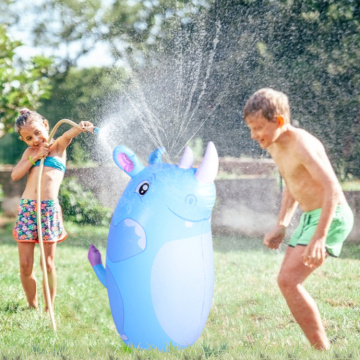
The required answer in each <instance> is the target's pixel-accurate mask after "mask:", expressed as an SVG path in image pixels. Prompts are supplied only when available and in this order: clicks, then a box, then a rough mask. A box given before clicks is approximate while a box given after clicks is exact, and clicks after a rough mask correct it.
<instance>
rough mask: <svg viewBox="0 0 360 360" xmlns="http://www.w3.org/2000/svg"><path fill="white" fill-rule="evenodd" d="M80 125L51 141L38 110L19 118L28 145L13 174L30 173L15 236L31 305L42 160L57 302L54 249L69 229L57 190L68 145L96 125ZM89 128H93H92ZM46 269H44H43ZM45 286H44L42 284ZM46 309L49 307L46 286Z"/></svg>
mask: <svg viewBox="0 0 360 360" xmlns="http://www.w3.org/2000/svg"><path fill="white" fill-rule="evenodd" d="M79 126H80V128H77V127H72V128H71V129H70V130H68V131H66V132H65V133H64V134H63V135H62V136H60V137H59V138H57V139H56V140H53V141H52V142H51V143H50V144H49V143H48V138H49V123H48V121H47V120H46V119H45V118H44V117H42V116H41V115H40V114H38V113H37V112H35V111H30V110H28V109H24V110H21V111H20V116H19V117H18V119H17V120H16V125H15V128H16V131H17V132H18V134H19V135H20V140H22V141H24V142H25V143H26V144H27V145H28V148H27V149H26V150H25V151H24V154H23V156H22V158H21V159H20V161H19V163H18V164H17V165H16V166H15V167H14V169H13V171H12V173H11V178H12V179H13V180H14V181H17V180H19V179H21V178H22V177H24V176H25V175H26V174H28V178H27V183H26V187H25V190H24V192H23V194H22V198H21V200H20V206H19V210H18V216H17V219H16V223H15V226H14V229H13V236H14V239H15V240H16V241H17V242H18V249H19V261H20V278H21V283H22V286H23V288H24V291H25V294H26V298H27V301H28V303H29V307H30V308H37V307H38V300H37V294H36V280H35V275H34V272H33V263H34V248H35V244H36V243H38V242H39V240H38V234H37V225H36V218H37V215H36V214H37V210H36V206H37V204H36V193H37V178H38V172H39V165H40V160H41V159H42V158H44V159H45V160H44V169H43V174H42V180H41V223H42V226H41V227H42V235H43V241H44V252H45V258H46V271H47V274H48V281H49V289H50V297H51V303H52V305H54V300H55V294H56V271H55V264H54V258H55V250H56V243H57V242H60V241H63V240H65V239H66V237H67V233H66V231H65V229H64V226H63V221H62V213H61V207H60V205H59V200H58V193H59V188H60V185H61V182H62V180H63V178H64V173H65V169H66V167H65V163H66V148H67V147H68V146H69V144H70V142H71V140H72V139H73V138H75V137H76V136H78V135H79V134H80V133H81V132H86V131H91V132H93V129H94V127H93V125H92V124H91V123H90V122H88V121H82V122H80V124H79ZM89 129H90V130H89ZM42 270H43V271H44V269H42ZM43 289H45V287H44V286H43ZM44 297H45V311H48V304H47V301H46V296H45V290H44Z"/></svg>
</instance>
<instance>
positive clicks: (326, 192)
mask: <svg viewBox="0 0 360 360" xmlns="http://www.w3.org/2000/svg"><path fill="white" fill-rule="evenodd" d="M244 118H245V121H246V124H247V125H248V127H249V129H250V132H251V138H252V139H253V140H256V141H257V142H258V143H259V145H260V147H261V148H262V149H267V150H268V151H269V153H270V155H271V157H272V158H273V160H274V161H275V163H276V165H277V166H278V168H279V171H280V173H281V175H282V177H283V179H284V181H285V184H286V185H285V189H284V192H283V198H282V203H281V209H280V213H279V217H278V221H277V224H276V226H275V228H274V229H273V230H272V231H271V232H269V233H267V234H266V235H265V237H264V245H265V246H267V247H269V248H270V249H277V248H278V247H279V246H280V243H281V242H282V240H283V239H284V236H285V230H286V227H287V226H288V225H289V223H290V220H291V218H292V215H293V214H294V212H295V209H296V207H297V205H299V206H300V208H301V209H302V210H303V211H304V213H303V214H302V216H301V219H300V224H299V227H298V228H297V229H296V230H295V231H294V234H293V235H292V237H291V239H290V242H289V247H288V249H287V251H286V254H285V257H284V260H283V263H282V266H281V269H280V273H279V276H278V285H279V287H280V290H281V292H282V294H283V295H284V297H285V299H286V302H287V304H288V306H289V308H290V310H291V312H292V314H293V316H294V318H295V320H296V321H297V322H298V324H299V325H300V327H301V329H302V330H303V332H304V334H305V335H306V337H307V338H308V340H309V342H310V344H311V345H312V346H313V347H314V348H316V349H319V350H320V349H329V347H330V343H329V340H328V338H327V336H326V333H325V329H324V326H323V324H322V322H321V318H320V313H319V310H318V308H317V306H316V304H315V302H314V300H313V299H312V297H311V296H310V295H309V293H308V292H307V291H306V290H305V288H304V287H303V282H304V281H305V279H306V278H307V277H308V276H309V275H310V274H311V273H312V272H313V271H314V270H315V269H316V268H317V267H319V266H320V265H322V264H323V262H324V260H325V258H326V257H327V255H328V254H330V255H332V256H335V257H337V256H339V255H340V252H341V248H342V245H343V242H344V241H345V239H346V237H347V236H348V235H349V233H350V231H351V229H352V226H353V221H354V217H353V214H352V211H351V209H350V207H349V205H348V204H347V202H346V199H345V196H344V194H343V192H342V189H341V187H340V184H339V182H338V180H337V178H336V175H335V173H334V170H333V168H332V166H331V164H330V161H329V159H328V157H327V155H326V152H325V149H324V147H323V145H322V144H321V142H320V141H319V140H318V139H317V138H315V137H314V136H312V135H311V134H309V133H308V132H307V131H305V130H302V129H298V128H295V127H293V126H292V125H291V124H290V108H289V101H288V98H287V96H286V95H285V94H283V93H281V92H279V91H275V90H273V89H269V88H265V89H261V90H259V91H257V92H256V93H254V94H253V95H252V96H251V98H250V99H249V100H248V102H247V103H246V105H245V108H244Z"/></svg>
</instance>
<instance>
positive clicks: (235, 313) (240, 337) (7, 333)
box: [0, 224, 360, 360]
mask: <svg viewBox="0 0 360 360" xmlns="http://www.w3.org/2000/svg"><path fill="white" fill-rule="evenodd" d="M66 227H67V230H68V232H69V235H70V236H69V238H68V239H67V240H66V241H65V242H64V243H62V244H59V246H58V248H57V254H56V265H57V273H58V293H57V298H56V308H55V318H56V323H57V332H56V333H54V332H53V330H52V327H51V321H50V318H49V316H48V314H47V313H44V311H43V297H42V290H41V286H40V285H39V289H38V293H39V300H40V304H41V308H40V309H39V310H37V311H34V310H27V304H26V300H25V298H24V293H23V290H22V287H21V284H20V280H19V271H18V254H17V247H16V244H15V242H14V241H13V240H12V237H11V226H10V225H9V226H7V227H6V228H5V229H0V254H1V255H0V256H1V261H0V358H1V359H109V360H110V359H135V360H140V359H184V360H190V359H246V360H247V359H346V358H352V359H358V358H360V296H359V286H360V261H359V259H360V245H356V244H351V243H347V244H346V245H345V248H344V251H343V254H342V256H341V258H340V259H333V258H330V259H328V260H327V261H326V263H325V265H324V266H323V267H321V268H320V269H318V270H317V271H316V273H315V274H313V275H312V277H311V278H310V279H309V280H308V283H307V284H306V287H307V289H308V290H309V292H310V293H311V294H312V295H313V297H314V298H315V300H316V301H317V303H318V306H319V308H320V311H321V314H322V317H323V320H324V324H325V326H326V329H327V333H328V335H329V337H330V338H331V340H332V342H333V345H332V349H331V350H330V351H329V352H322V353H319V352H316V351H315V350H312V349H311V348H310V346H309V345H308V342H307V340H306V339H305V338H304V336H303V335H302V333H301V331H300V329H299V327H298V326H297V324H296V323H295V322H294V320H293V319H292V317H291V315H290V314H289V311H288V308H287V306H286V304H285V301H284V299H283V298H282V296H281V295H280V292H279V290H278V288H277V285H276V276H277V272H278V270H279V266H280V264H281V261H282V258H283V254H284V252H283V251H284V248H283V249H282V250H281V251H270V250H267V249H265V248H264V247H263V246H262V245H261V240H260V239H245V238H238V237H231V236H219V235H216V236H214V250H215V253H214V256H215V292H214V298H213V303H212V307H211V311H210V315H209V318H208V322H207V324H206V327H205V329H204V331H203V333H202V335H201V337H200V338H199V340H198V341H197V342H196V343H195V344H194V345H193V346H192V347H190V348H187V349H183V350H177V349H171V351H170V352H167V353H161V352H158V351H157V350H139V349H133V348H128V347H126V346H124V344H123V343H122V341H121V339H120V337H119V335H118V333H117V331H116V329H115V325H114V323H113V320H112V317H111V312H110V308H109V304H108V299H107V292H106V290H105V289H104V288H103V287H102V285H101V284H100V283H99V282H98V280H97V279H96V277H95V275H94V274H93V271H92V269H91V267H90V265H89V263H88V261H87V249H88V247H89V245H90V244H91V243H94V244H96V245H97V246H98V247H99V249H100V250H101V251H102V253H103V254H105V245H106V238H107V229H106V228H94V227H91V226H84V227H79V226H75V225H73V224H67V226H66ZM36 259H37V262H36V265H35V270H36V274H37V279H38V283H39V284H40V280H41V271H40V264H39V248H38V247H37V248H36Z"/></svg>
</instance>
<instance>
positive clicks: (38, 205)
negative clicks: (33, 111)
mask: <svg viewBox="0 0 360 360" xmlns="http://www.w3.org/2000/svg"><path fill="white" fill-rule="evenodd" d="M63 123H67V124H70V125H71V126H75V127H78V128H80V126H79V125H78V124H76V123H75V122H74V121H71V120H69V119H62V120H59V121H58V122H57V123H56V125H55V126H54V128H53V129H52V131H51V133H50V136H49V139H48V142H49V143H50V142H51V140H52V138H53V137H54V134H55V132H56V130H57V129H58V128H59V126H60V125H61V124H63ZM43 168H44V159H41V160H40V166H39V173H38V179H37V194H36V195H37V200H36V203H37V210H36V211H37V228H38V239H39V244H40V252H41V264H42V268H43V273H44V286H45V294H46V300H47V304H48V309H49V313H50V319H51V323H52V326H53V329H54V331H55V332H56V323H55V317H54V309H53V306H52V302H51V296H50V289H49V283H48V276H47V269H46V261H45V251H44V242H43V238H42V228H41V178H42V172H43Z"/></svg>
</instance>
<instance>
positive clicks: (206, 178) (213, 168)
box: [195, 141, 219, 184]
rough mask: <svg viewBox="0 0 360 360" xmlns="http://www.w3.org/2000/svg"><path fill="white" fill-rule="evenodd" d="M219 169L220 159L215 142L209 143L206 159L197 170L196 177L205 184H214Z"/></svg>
mask: <svg viewBox="0 0 360 360" xmlns="http://www.w3.org/2000/svg"><path fill="white" fill-rule="evenodd" d="M218 168H219V157H218V153H217V151H216V147H215V145H214V143H213V142H211V141H210V142H209V143H208V145H207V148H206V152H205V155H204V158H203V160H202V162H201V164H200V166H199V168H198V169H197V170H196V173H195V177H196V178H197V179H198V180H199V181H200V182H201V183H205V184H211V183H213V182H214V180H215V178H216V175H217V172H218Z"/></svg>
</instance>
